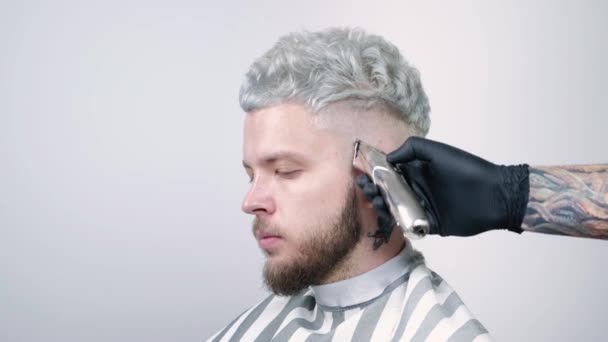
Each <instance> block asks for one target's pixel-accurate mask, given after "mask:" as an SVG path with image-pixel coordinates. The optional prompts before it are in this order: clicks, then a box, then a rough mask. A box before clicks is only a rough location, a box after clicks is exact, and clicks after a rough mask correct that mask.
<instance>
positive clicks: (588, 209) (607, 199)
mask: <svg viewBox="0 0 608 342" xmlns="http://www.w3.org/2000/svg"><path fill="white" fill-rule="evenodd" d="M522 229H523V230H525V231H531V232H537V233H545V234H559V235H570V236H579V237H588V238H595V239H608V164H598V165H569V166H550V167H540V166H538V167H537V166H534V167H530V200H529V201H528V208H527V211H526V216H525V217H524V221H523V224H522Z"/></svg>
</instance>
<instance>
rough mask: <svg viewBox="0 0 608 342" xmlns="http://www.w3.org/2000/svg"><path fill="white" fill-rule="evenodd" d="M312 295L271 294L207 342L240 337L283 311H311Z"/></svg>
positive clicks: (302, 292)
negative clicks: (260, 322)
mask: <svg viewBox="0 0 608 342" xmlns="http://www.w3.org/2000/svg"><path fill="white" fill-rule="evenodd" d="M310 293H311V291H310V290H303V291H301V292H300V293H298V294H295V295H293V296H278V295H276V294H273V293H271V294H269V295H268V296H267V297H266V298H264V299H263V300H261V301H259V302H257V303H256V304H254V305H252V306H250V307H249V308H248V309H246V310H245V311H243V312H241V313H240V314H239V315H238V316H237V317H236V318H234V319H233V320H232V321H231V322H230V323H229V324H228V325H227V326H225V327H224V328H223V329H221V330H220V331H218V332H217V333H216V334H215V335H213V336H212V337H211V338H209V339H208V340H207V341H220V340H222V338H224V337H226V336H232V337H234V336H236V335H239V331H246V330H248V329H249V328H250V327H251V326H252V325H254V324H255V323H256V322H257V321H260V320H264V321H265V320H266V319H265V318H268V317H277V316H280V312H281V311H286V312H289V311H291V309H293V308H294V307H303V308H307V309H309V310H311V309H312V308H313V307H314V305H315V300H314V297H313V296H312V295H311V294H310ZM267 316H268V317H267Z"/></svg>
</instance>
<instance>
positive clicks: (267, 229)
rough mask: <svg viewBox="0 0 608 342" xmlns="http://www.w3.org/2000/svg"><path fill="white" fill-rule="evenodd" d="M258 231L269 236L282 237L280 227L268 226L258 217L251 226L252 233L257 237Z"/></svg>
mask: <svg viewBox="0 0 608 342" xmlns="http://www.w3.org/2000/svg"><path fill="white" fill-rule="evenodd" d="M258 231H261V232H263V233H265V234H269V235H277V236H281V229H280V228H279V227H278V226H275V225H268V224H266V223H265V222H263V221H262V220H260V219H258V218H257V217H256V218H254V219H253V222H252V224H251V233H252V234H253V236H254V237H255V236H256V234H257V232H258Z"/></svg>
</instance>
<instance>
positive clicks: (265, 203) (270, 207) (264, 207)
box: [241, 180, 275, 216]
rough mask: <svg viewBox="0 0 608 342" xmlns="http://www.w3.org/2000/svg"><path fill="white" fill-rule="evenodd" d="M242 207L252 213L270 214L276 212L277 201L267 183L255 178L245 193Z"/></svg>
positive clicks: (246, 211) (257, 214)
mask: <svg viewBox="0 0 608 342" xmlns="http://www.w3.org/2000/svg"><path fill="white" fill-rule="evenodd" d="M241 209H242V210H243V211H244V212H245V213H247V214H251V215H256V216H259V215H264V214H266V215H270V214H272V213H274V210H275V203H274V200H273V198H272V195H271V192H270V189H269V187H268V185H267V184H263V183H262V182H260V181H259V180H254V181H253V183H252V184H251V188H250V189H249V191H248V192H247V194H246V195H245V198H244V199H243V203H242V206H241Z"/></svg>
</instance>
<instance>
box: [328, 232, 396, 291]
mask: <svg viewBox="0 0 608 342" xmlns="http://www.w3.org/2000/svg"><path fill="white" fill-rule="evenodd" d="M373 242H374V239H373V238H369V237H367V236H365V235H364V236H363V237H362V238H361V241H359V243H358V244H357V245H356V246H355V248H354V249H353V250H352V251H351V252H350V253H349V254H348V255H347V256H346V257H345V258H344V259H343V260H342V261H341V262H340V263H338V264H337V265H336V267H335V268H334V269H333V271H332V272H330V273H329V274H328V276H327V277H325V278H324V279H323V280H322V281H321V284H320V285H325V284H331V283H335V282H338V281H341V280H345V279H349V278H352V277H356V276H358V275H361V274H363V273H366V272H368V271H370V270H373V269H374V268H376V267H378V266H380V265H382V264H384V263H385V262H387V261H388V260H390V259H392V258H394V257H395V256H396V255H397V254H399V252H401V250H402V249H403V248H404V247H405V238H404V237H403V234H402V233H401V229H394V230H393V232H392V234H391V237H390V239H389V240H388V243H386V244H383V245H382V246H381V247H380V248H378V249H377V250H374V248H373Z"/></svg>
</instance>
